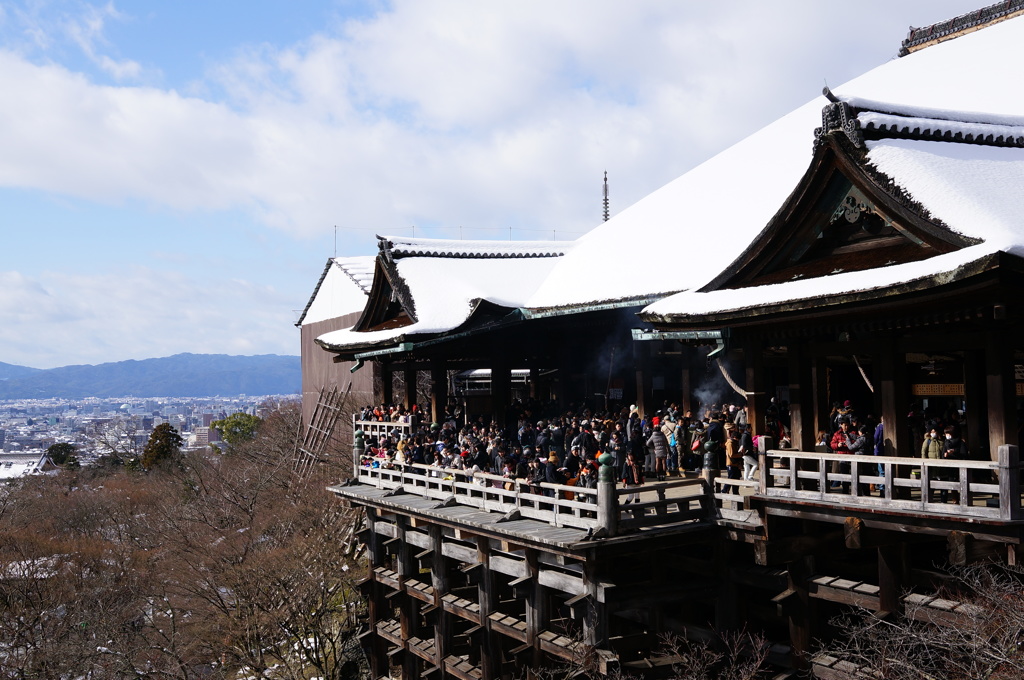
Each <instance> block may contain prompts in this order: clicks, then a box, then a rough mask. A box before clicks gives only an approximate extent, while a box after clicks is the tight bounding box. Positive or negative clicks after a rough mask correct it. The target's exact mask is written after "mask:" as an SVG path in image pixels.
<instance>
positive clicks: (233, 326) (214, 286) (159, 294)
mask: <svg viewBox="0 0 1024 680" xmlns="http://www.w3.org/2000/svg"><path fill="white" fill-rule="evenodd" d="M290 303H291V301H290V300H287V299H285V298H284V296H282V295H281V294H280V293H278V292H277V291H275V290H274V289H273V288H270V287H267V286H261V285H258V284H254V283H252V282H250V281H245V280H221V281H213V282H211V283H209V284H207V283H205V282H201V281H196V280H190V279H187V278H185V277H183V276H180V275H178V274H175V273H168V272H164V271H158V270H153V269H150V268H146V267H132V268H130V269H128V270H127V271H125V272H123V273H120V272H119V273H116V274H103V275H76V274H69V273H65V272H45V273H43V274H42V275H40V276H39V277H38V278H29V277H26V276H24V275H23V274H20V273H18V272H10V271H8V272H0V317H2V318H4V320H5V323H3V324H0V347H3V348H4V356H3V359H2V360H3V361H5V362H7V363H14V364H21V365H28V366H34V367H37V368H51V367H54V366H62V365H66V364H69V363H102V362H105V361H113V360H121V359H144V358H149V357H157V356H169V355H171V354H176V353H178V352H195V353H200V354H202V353H211V354H215V353H216V354H253V353H277V354H297V353H298V334H297V331H296V329H295V328H294V326H293V325H292V323H293V322H294V321H295V319H294V318H293V317H292V316H290V313H288V312H282V311H281V310H288V309H289V306H290ZM26 330H29V331H30V332H26ZM112 357H114V358H112Z"/></svg>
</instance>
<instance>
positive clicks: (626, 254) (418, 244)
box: [319, 18, 1024, 348]
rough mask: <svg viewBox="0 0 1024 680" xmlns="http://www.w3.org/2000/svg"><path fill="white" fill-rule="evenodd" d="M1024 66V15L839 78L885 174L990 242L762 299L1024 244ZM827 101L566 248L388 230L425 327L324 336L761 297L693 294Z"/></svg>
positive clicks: (804, 145)
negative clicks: (638, 304)
mask: <svg viewBox="0 0 1024 680" xmlns="http://www.w3.org/2000/svg"><path fill="white" fill-rule="evenodd" d="M1022 61H1024V18H1013V19H1008V20H1006V21H1003V22H1001V23H998V24H994V25H990V26H987V27H985V28H984V30H978V31H975V32H973V33H969V34H965V35H961V36H959V37H958V38H957V39H956V40H949V41H946V42H943V43H941V44H937V45H933V46H930V47H929V48H928V49H922V50H919V51H916V52H913V53H911V54H909V55H908V56H906V57H903V58H900V59H895V60H892V61H889V62H887V63H885V64H883V65H881V66H879V67H878V68H876V69H874V70H872V71H869V72H868V73H866V74H864V75H862V76H860V77H858V78H856V79H854V80H852V81H850V82H848V83H846V84H844V85H842V86H839V87H837V88H835V89H834V93H835V95H836V97H838V99H839V100H840V101H841V102H843V103H844V105H846V106H849V107H850V108H851V110H855V112H856V120H855V121H854V127H856V128H858V129H859V130H860V131H863V132H865V133H868V134H865V135H864V137H865V139H866V140H867V141H864V140H861V141H860V143H862V144H863V145H864V146H865V148H866V149H867V150H868V160H869V162H870V163H871V164H873V166H874V167H875V168H876V169H877V171H879V172H880V173H882V174H884V175H886V176H887V177H889V178H891V179H892V180H894V181H895V183H896V184H897V186H898V187H899V188H900V189H902V190H903V191H904V192H905V193H906V194H907V195H908V196H909V197H910V198H911V199H912V200H913V201H916V202H917V204H918V205H919V206H920V207H921V208H923V209H924V210H925V211H927V213H928V214H930V215H931V216H932V217H934V218H935V219H936V220H938V221H939V222H940V223H941V224H945V225H947V226H948V227H949V228H951V229H954V230H956V231H957V232H959V233H961V234H963V235H965V236H967V237H969V238H970V239H972V240H974V241H978V240H980V241H981V243H980V244H979V245H973V246H970V247H967V248H965V249H963V250H961V251H959V252H956V253H949V254H946V255H941V256H936V257H933V258H931V259H928V260H923V261H921V262H916V263H911V264H907V265H898V266H893V267H891V268H887V269H885V276H884V277H882V278H881V279H880V278H878V277H877V274H871V275H868V274H860V275H855V274H853V273H845V274H837V275H835V276H830V277H825V278H824V279H813V280H812V281H813V282H814V283H811V282H807V281H803V282H802V281H796V282H793V283H792V284H789V283H785V284H776V285H774V286H764V287H763V288H765V289H768V288H771V289H772V290H771V291H770V292H764V291H761V292H759V293H758V295H760V294H761V293H762V292H763V293H764V295H768V296H774V297H773V298H772V299H775V300H778V299H780V296H782V297H785V296H804V295H816V294H826V293H825V292H824V291H826V290H832V286H834V287H835V288H834V289H835V290H847V291H848V290H850V289H851V288H856V287H857V286H862V285H868V286H882V285H887V284H885V283H884V281H883V280H882V279H885V278H886V277H889V276H891V277H895V278H894V280H909V279H911V278H914V277H920V276H930V275H935V274H937V273H941V272H953V271H956V270H957V268H958V267H961V266H963V265H965V264H966V263H968V262H970V261H972V258H973V259H978V258H983V257H985V256H986V255H987V254H991V253H992V252H994V251H995V250H998V249H1000V248H1003V249H1010V250H1011V251H1015V250H1016V249H1018V248H1017V245H1018V244H1021V243H1024V237H1022V236H1021V234H1020V232H1021V231H1022V229H1021V224H1020V220H1019V219H1017V218H1016V216H1017V215H1021V214H1024V212H1022V211H1021V208H1024V205H1020V203H1021V200H1020V195H1021V194H1024V192H1020V191H1019V188H1020V187H1024V181H1022V179H1024V178H1022V177H1021V167H1022V165H1021V163H1022V162H1024V150H1022V149H1021V148H1020V144H1021V143H1022V141H1024V139H1022V138H1024V90H1022V89H1021V88H1018V87H1016V83H1017V81H1018V80H1019V64H1020V63H1022ZM831 105H833V102H832V101H830V99H829V98H826V97H825V96H824V95H823V96H819V97H816V98H814V99H812V100H811V101H809V102H808V103H807V104H805V105H804V106H802V107H800V108H798V109H796V110H795V111H793V112H791V113H790V114H788V115H786V116H783V117H782V118H780V119H778V120H777V121H775V122H774V123H772V124H771V125H768V126H767V127H765V128H763V129H762V130H760V131H758V132H756V133H754V134H753V135H751V136H750V137H748V138H746V139H745V140H743V141H741V142H739V143H738V144H736V145H734V146H732V147H730V148H729V149H726V150H725V151H723V152H722V153H720V154H718V155H717V156H715V157H713V158H711V159H710V160H708V161H706V162H705V163H703V164H701V165H700V166H698V167H696V168H694V169H693V170H691V171H689V172H687V173H686V174H685V175H683V176H682V177H679V178H678V179H676V180H674V181H673V182H670V183H669V184H667V185H665V186H664V187H662V188H661V189H658V190H657V191H655V192H654V193H652V194H650V195H649V196H647V197H645V198H644V199H642V200H640V201H639V202H637V203H636V204H634V205H632V206H630V207H629V208H627V209H626V210H624V211H622V212H621V213H619V214H618V215H616V216H614V217H613V218H611V219H610V220H608V221H607V222H604V223H602V224H601V225H599V226H597V227H596V228H594V229H593V230H592V231H590V232H589V233H587V234H585V235H584V236H582V237H580V238H579V239H577V240H576V241H575V242H573V243H571V244H554V243H552V242H495V241H477V242H473V241H439V240H434V239H407V238H400V237H386V238H385V239H382V240H383V241H385V242H386V243H387V245H386V247H382V256H388V257H392V258H394V262H395V266H396V270H397V272H398V273H399V275H400V276H401V278H402V279H403V282H404V283H405V284H406V285H407V286H408V290H409V292H410V294H411V296H412V297H413V298H414V302H415V312H416V317H417V320H416V322H415V323H413V324H412V325H409V326H405V327H403V328H397V329H390V330H385V331H373V332H359V333H356V332H353V331H351V330H346V331H337V332H335V333H330V334H328V335H325V336H322V337H321V338H320V339H319V341H320V342H321V343H322V344H324V345H326V346H330V347H335V348H337V347H344V346H360V345H366V344H372V343H383V342H386V341H392V340H395V339H397V338H401V337H404V336H406V335H411V334H418V333H438V332H446V331H450V330H453V329H455V328H458V326H459V325H461V324H463V323H465V321H466V320H467V319H468V318H469V316H470V314H471V313H472V311H473V310H474V309H475V306H476V304H477V303H478V302H479V301H480V300H487V301H491V302H495V303H496V304H501V305H503V306H509V307H521V308H523V309H524V311H525V313H526V315H527V316H529V314H530V310H550V309H560V308H561V309H572V308H578V307H581V306H588V307H589V306H592V305H595V304H607V303H609V302H612V301H629V300H634V301H635V300H645V299H652V298H654V297H658V296H668V297H666V298H665V299H663V300H660V301H658V302H656V303H654V304H652V305H651V306H649V307H648V308H647V309H646V310H645V313H646V312H649V313H651V314H653V315H685V314H688V313H691V312H692V313H697V311H696V310H698V309H710V308H716V309H722V308H723V307H722V305H725V306H728V305H731V304H740V302H733V300H736V301H741V300H744V299H745V300H747V301H748V302H746V303H743V304H754V303H750V302H749V300H750V299H752V296H753V295H754V293H753V291H754V290H755V289H751V288H746V289H743V290H744V294H738V293H732V292H729V291H719V292H714V293H706V294H704V293H702V294H698V293H688V292H686V291H696V290H698V289H700V288H701V287H704V286H706V285H708V284H709V282H711V281H713V280H715V278H716V277H718V276H719V275H720V274H721V273H722V272H724V271H725V270H726V268H727V267H729V265H730V264H731V263H732V262H733V261H734V260H735V259H736V257H737V255H739V254H740V253H741V252H742V251H743V249H744V248H746V247H747V246H748V244H751V243H753V242H754V240H755V239H757V237H758V235H759V234H760V233H761V232H762V230H764V229H765V227H766V225H768V224H769V223H770V221H771V220H772V218H773V216H774V215H775V214H776V213H777V211H778V210H779V208H780V207H781V206H782V205H784V204H785V202H786V201H787V199H788V197H789V196H790V194H791V193H792V192H793V190H794V188H795V187H797V185H798V184H799V183H800V180H801V178H802V177H803V176H804V174H805V172H806V171H807V169H808V166H809V164H810V161H811V160H812V157H813V152H814V148H815V128H816V127H818V126H819V125H820V124H821V121H822V111H823V109H825V108H826V107H829V106H831ZM893 137H907V139H893ZM940 139H942V140H947V139H948V140H950V141H957V142H972V143H970V144H968V143H953V144H951V143H948V142H940V141H935V140H940ZM929 140H931V141H929ZM474 265H479V269H477V268H474ZM873 271H877V270H873ZM868 279H871V280H868ZM702 296H704V297H702ZM697 300H700V301H701V302H697ZM716 300H717V301H718V302H715V301H716Z"/></svg>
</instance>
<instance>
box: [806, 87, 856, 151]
mask: <svg viewBox="0 0 1024 680" xmlns="http://www.w3.org/2000/svg"><path fill="white" fill-rule="evenodd" d="M821 93H822V94H823V95H825V97H826V98H827V99H828V100H829V104H828V105H827V106H826V107H825V108H823V109H822V110H821V127H820V128H815V129H814V149H815V151H817V149H818V147H820V146H821V145H822V144H823V143H824V142H825V138H826V137H827V136H828V135H829V134H830V133H832V132H842V133H844V134H845V135H846V136H847V137H848V138H849V139H850V141H851V142H853V144H854V146H856V147H857V148H860V149H863V148H864V135H863V134H862V133H861V131H860V123H859V122H858V121H857V114H856V112H855V111H854V109H853V107H852V106H850V105H849V104H848V103H846V102H844V101H843V100H841V99H839V97H837V96H836V95H835V94H833V93H832V90H830V89H829V87H828V85H826V86H825V87H824V89H822V91H821Z"/></svg>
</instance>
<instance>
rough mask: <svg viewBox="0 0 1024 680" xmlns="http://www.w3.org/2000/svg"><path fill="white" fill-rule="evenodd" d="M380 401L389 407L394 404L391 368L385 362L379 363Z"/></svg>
mask: <svg viewBox="0 0 1024 680" xmlns="http://www.w3.org/2000/svg"><path fill="white" fill-rule="evenodd" d="M380 375H381V397H380V399H381V401H382V402H383V403H384V404H385V405H388V406H390V405H391V404H393V403H394V402H395V386H394V381H392V380H391V366H390V365H389V364H388V363H387V362H381V366H380Z"/></svg>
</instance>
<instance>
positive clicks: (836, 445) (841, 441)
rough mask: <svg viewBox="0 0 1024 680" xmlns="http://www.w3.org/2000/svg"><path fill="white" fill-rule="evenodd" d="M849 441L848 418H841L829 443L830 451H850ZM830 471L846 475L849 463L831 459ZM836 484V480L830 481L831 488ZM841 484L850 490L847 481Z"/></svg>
mask: <svg viewBox="0 0 1024 680" xmlns="http://www.w3.org/2000/svg"><path fill="white" fill-rule="evenodd" d="M850 441H851V436H850V420H849V419H848V418H843V419H842V420H840V421H839V429H838V430H836V431H835V433H834V434H833V435H832V441H831V443H830V444H829V448H831V449H832V453H846V454H848V453H850ZM832 472H833V473H839V474H847V475H848V474H850V464H849V463H840V462H839V461H833V463H832ZM837 486H838V483H837V482H832V488H833V489H834V488H836V487H837ZM842 486H843V491H847V492H848V491H849V490H850V483H849V482H843V484H842Z"/></svg>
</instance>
